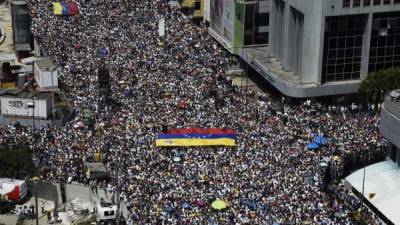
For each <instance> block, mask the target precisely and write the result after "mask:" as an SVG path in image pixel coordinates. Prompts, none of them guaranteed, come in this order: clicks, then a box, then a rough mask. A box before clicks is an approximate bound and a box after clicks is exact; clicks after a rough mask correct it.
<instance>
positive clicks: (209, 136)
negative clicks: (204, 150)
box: [156, 128, 236, 147]
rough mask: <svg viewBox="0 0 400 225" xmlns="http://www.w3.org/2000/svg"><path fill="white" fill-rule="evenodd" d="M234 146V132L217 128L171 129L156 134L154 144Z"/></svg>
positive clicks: (159, 145) (161, 145)
mask: <svg viewBox="0 0 400 225" xmlns="http://www.w3.org/2000/svg"><path fill="white" fill-rule="evenodd" d="M217 145H220V146H236V132H235V131H234V130H231V129H219V128H184V129H171V130H168V131H167V132H166V133H160V134H158V137H157V139H156V146H157V147H163V146H217Z"/></svg>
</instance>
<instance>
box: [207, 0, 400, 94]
mask: <svg viewBox="0 0 400 225" xmlns="http://www.w3.org/2000/svg"><path fill="white" fill-rule="evenodd" d="M215 2H219V1H215ZM222 2H224V4H223V10H220V11H219V12H220V13H218V15H220V16H219V17H222V18H223V19H225V18H226V16H224V12H225V11H226V10H228V11H229V7H230V5H229V4H228V5H227V4H226V3H225V2H234V1H233V0H231V1H229V0H225V1H222ZM239 2H242V3H239ZM243 2H244V3H243ZM247 2H248V1H237V3H236V4H233V5H235V6H236V14H235V15H236V18H238V17H239V15H240V13H238V12H237V11H240V10H237V8H240V7H237V5H240V6H246V4H248V3H247ZM249 2H250V1H249ZM251 2H257V1H251ZM260 2H261V1H260ZM219 4H221V3H219ZM211 7H213V4H211ZM226 7H228V9H225V8H226ZM268 10H269V21H268V20H267V19H264V20H263V21H262V22H264V23H265V22H266V21H267V22H269V27H268V32H269V35H268V36H269V40H268V46H262V47H260V46H246V45H244V41H243V40H242V39H240V38H239V37H240V36H241V37H246V35H242V34H241V33H240V32H243V31H246V29H247V24H248V23H246V21H247V20H246V19H245V20H244V21H245V23H242V24H241V23H236V22H235V23H234V24H233V25H235V26H226V25H225V27H228V28H229V27H233V28H235V29H233V32H231V33H234V34H237V35H232V36H233V37H234V38H231V39H233V41H231V42H229V40H231V39H229V38H228V37H230V36H229V35H228V34H230V33H229V32H225V33H223V32H224V31H225V30H224V26H223V27H222V29H220V31H222V33H221V32H220V33H219V36H222V37H224V38H218V37H216V38H215V39H216V40H217V41H219V42H220V43H221V44H223V45H224V46H225V47H226V48H227V49H228V50H229V51H231V52H232V53H235V54H237V55H239V56H240V57H242V58H243V59H244V60H245V61H246V62H247V63H248V64H249V65H250V66H251V67H252V68H253V69H255V70H256V71H257V72H258V73H260V74H261V75H262V76H263V77H264V78H265V79H267V80H268V81H269V82H270V83H271V84H272V85H273V86H275V87H276V88H277V89H278V90H280V91H281V92H282V93H283V94H285V95H288V96H292V97H314V96H324V95H336V94H350V93H355V92H357V91H358V89H359V86H360V83H361V81H362V80H363V79H364V78H366V77H367V75H368V74H369V73H373V72H376V71H378V70H382V69H387V68H390V67H394V66H399V65H400V0H307V1H305V0H270V7H269V8H268ZM245 11H246V10H245ZM211 12H213V11H212V8H211ZM214 17H215V16H214ZM211 20H212V21H213V20H215V18H213V14H212V13H211ZM236 21H238V19H237V20H236ZM262 22H260V21H257V23H262ZM222 24H223V25H224V23H222ZM237 24H239V25H244V28H242V27H240V26H239V25H237ZM250 28H251V29H252V28H253V31H254V30H257V29H254V25H252V24H250ZM227 30H228V31H229V29H227ZM214 33H215V32H214V31H213V30H211V31H210V34H211V35H212V36H216V35H215V34H214ZM244 33H246V32H244ZM225 34H227V35H225ZM224 35H225V36H224ZM227 40H228V41H227ZM253 40H254V39H253ZM242 41H243V42H242ZM230 43H232V44H230ZM240 44H242V45H240ZM240 47H244V48H240ZM232 49H233V50H232ZM236 49H239V50H236ZM235 50H236V51H235Z"/></svg>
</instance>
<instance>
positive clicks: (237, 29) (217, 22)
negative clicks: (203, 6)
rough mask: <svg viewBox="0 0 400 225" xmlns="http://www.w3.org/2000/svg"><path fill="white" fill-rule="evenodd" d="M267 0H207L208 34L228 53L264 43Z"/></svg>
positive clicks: (266, 34) (265, 38)
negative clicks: (208, 10)
mask: <svg viewBox="0 0 400 225" xmlns="http://www.w3.org/2000/svg"><path fill="white" fill-rule="evenodd" d="M269 5H270V0H256V1H249V0H210V27H209V33H210V35H211V36H212V37H213V38H214V39H215V40H217V41H218V42H219V43H220V44H222V45H223V46H224V47H225V48H226V49H227V50H228V51H229V52H230V53H232V54H237V55H239V56H242V55H243V53H242V52H243V48H245V47H249V46H265V45H266V44H267V43H268V29H269Z"/></svg>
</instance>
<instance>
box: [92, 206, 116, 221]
mask: <svg viewBox="0 0 400 225" xmlns="http://www.w3.org/2000/svg"><path fill="white" fill-rule="evenodd" d="M96 210H97V216H96V224H115V222H116V219H117V205H112V204H111V203H104V202H103V203H102V202H99V204H98V205H97V208H96Z"/></svg>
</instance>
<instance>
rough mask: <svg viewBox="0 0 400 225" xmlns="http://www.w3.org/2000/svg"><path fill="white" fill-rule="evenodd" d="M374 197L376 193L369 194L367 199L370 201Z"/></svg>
mask: <svg viewBox="0 0 400 225" xmlns="http://www.w3.org/2000/svg"><path fill="white" fill-rule="evenodd" d="M375 195H376V193H369V194H368V197H369V199H372V198H373V197H375Z"/></svg>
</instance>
